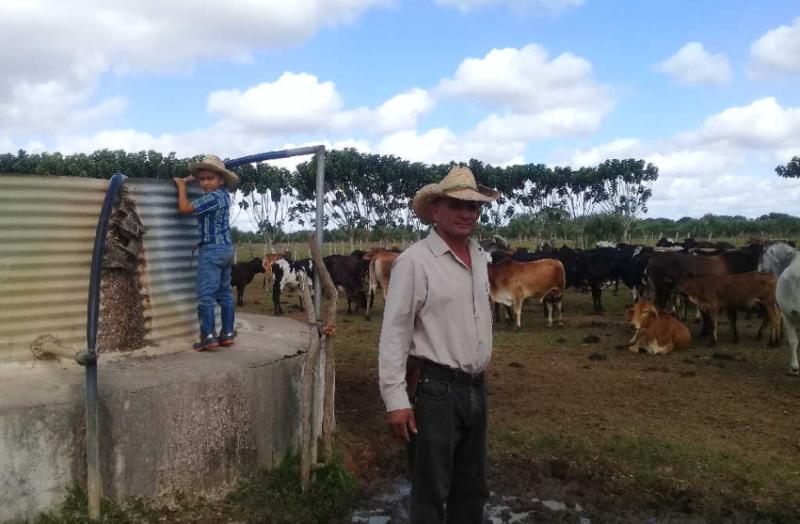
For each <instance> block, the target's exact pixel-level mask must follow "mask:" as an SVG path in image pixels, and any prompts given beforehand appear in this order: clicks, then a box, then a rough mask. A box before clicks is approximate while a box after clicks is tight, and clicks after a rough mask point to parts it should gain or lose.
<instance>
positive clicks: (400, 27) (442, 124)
mask: <svg viewBox="0 0 800 524" xmlns="http://www.w3.org/2000/svg"><path fill="white" fill-rule="evenodd" d="M0 20H3V21H4V23H3V31H2V32H0V68H1V69H2V71H3V74H2V75H0V152H15V151H16V150H17V149H20V148H22V149H25V150H27V151H29V152H44V151H48V152H54V151H60V152H62V153H65V154H67V153H76V152H86V153H88V152H92V151H94V150H97V149H102V148H112V149H125V150H128V151H139V150H143V149H155V150H157V151H160V152H165V153H166V152H170V151H174V152H176V153H177V154H178V156H182V157H183V156H191V155H197V154H203V153H215V154H218V155H219V156H221V157H223V158H233V157H237V156H241V155H246V154H254V153H259V152H263V151H269V150H273V149H284V148H286V147H294V146H300V145H311V144H325V145H326V146H327V147H332V148H341V147H356V148H357V149H359V150H360V151H363V152H371V153H381V154H394V155H397V156H400V157H403V158H406V159H408V160H413V161H423V162H449V161H467V160H469V159H470V158H477V159H479V160H482V161H484V162H487V163H490V164H493V165H510V164H515V163H527V162H534V163H546V164H548V165H570V166H573V167H580V166H592V165H597V164H599V163H600V162H602V161H604V160H605V159H607V158H632V157H633V158H644V159H645V160H647V161H650V162H653V163H654V164H655V165H657V166H658V167H659V170H660V176H659V179H658V181H657V182H656V185H655V187H654V194H653V197H652V199H651V201H650V205H649V208H650V209H649V213H648V216H650V217H658V216H662V217H670V218H680V217H683V216H694V217H699V216H702V215H704V214H706V213H717V214H732V215H745V216H749V217H756V216H759V215H762V214H765V213H769V212H782V213H790V214H794V215H800V180H785V179H781V178H779V177H777V175H775V172H774V168H775V166H777V165H779V164H785V163H786V162H788V161H789V160H790V159H791V158H792V157H793V156H795V155H800V5H798V4H797V2H796V1H794V2H789V1H778V0H774V1H770V0H765V1H762V2H752V1H744V0H725V1H714V0H704V1H703V2H690V1H678V0H675V1H671V2H651V1H648V2H642V1H633V0H617V1H606V0H602V1H601V0H231V1H230V2H218V1H214V2H211V1H206V0H137V1H136V2H130V1H121V0H71V1H70V2H64V1H62V0H0ZM245 228H246V227H245Z"/></svg>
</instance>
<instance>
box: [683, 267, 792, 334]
mask: <svg viewBox="0 0 800 524" xmlns="http://www.w3.org/2000/svg"><path fill="white" fill-rule="evenodd" d="M776 280H777V279H776V277H775V275H773V274H771V273H759V272H749V273H738V274H733V275H706V276H703V277H701V278H690V279H688V280H685V281H684V282H682V283H681V284H680V285H678V292H680V293H682V294H684V295H686V297H687V298H688V300H689V301H690V302H691V303H692V304H695V305H696V306H697V307H698V309H699V310H700V311H701V312H702V313H703V314H704V315H707V317H708V319H709V322H710V328H711V336H712V340H711V343H710V345H714V344H715V343H716V342H717V318H718V316H719V312H720V310H722V309H725V310H727V312H728V317H729V319H730V323H731V332H732V334H733V341H734V342H738V341H739V335H738V333H737V332H736V310H737V309H739V308H748V307H750V306H751V305H752V304H753V303H758V304H760V305H761V306H762V307H763V308H764V310H765V312H766V315H765V316H764V320H763V322H762V323H761V327H759V329H758V334H757V335H756V339H759V338H761V334H762V332H763V330H764V328H765V327H766V326H767V325H769V327H770V335H769V344H770V345H774V344H776V343H777V342H778V335H779V330H780V311H779V310H778V305H777V302H776V300H775V284H776Z"/></svg>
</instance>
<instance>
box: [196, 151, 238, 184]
mask: <svg viewBox="0 0 800 524" xmlns="http://www.w3.org/2000/svg"><path fill="white" fill-rule="evenodd" d="M198 171H213V172H214V173H217V174H218V175H221V176H222V178H224V179H225V186H226V187H227V188H228V189H230V190H234V189H236V185H237V184H238V183H239V177H238V176H236V173H233V172H232V171H228V170H227V169H225V163H224V162H223V161H222V159H221V158H220V157H218V156H217V155H205V156H204V157H203V159H202V160H201V161H200V162H189V172H190V173H191V174H193V175H194V174H195V173H197V172H198Z"/></svg>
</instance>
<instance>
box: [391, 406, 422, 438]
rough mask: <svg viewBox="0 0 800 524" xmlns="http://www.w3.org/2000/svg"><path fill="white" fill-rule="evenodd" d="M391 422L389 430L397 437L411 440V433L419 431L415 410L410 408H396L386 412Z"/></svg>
mask: <svg viewBox="0 0 800 524" xmlns="http://www.w3.org/2000/svg"><path fill="white" fill-rule="evenodd" d="M386 418H387V421H388V422H389V430H390V431H391V432H392V435H394V436H395V437H397V438H399V439H402V440H404V441H405V442H409V441H411V433H414V434H415V435H416V433H417V421H416V420H415V419H414V412H413V411H411V410H410V409H408V408H406V409H396V410H394V411H390V412H389V413H387V414H386Z"/></svg>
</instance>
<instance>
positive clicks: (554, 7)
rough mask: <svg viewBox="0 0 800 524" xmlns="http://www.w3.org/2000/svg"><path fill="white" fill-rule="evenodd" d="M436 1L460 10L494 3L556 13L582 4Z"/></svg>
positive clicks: (576, 0) (561, 0) (565, 0)
mask: <svg viewBox="0 0 800 524" xmlns="http://www.w3.org/2000/svg"><path fill="white" fill-rule="evenodd" d="M436 3H437V4H439V5H443V6H447V7H455V8H457V9H458V10H459V11H462V12H469V11H474V10H477V9H481V8H485V7H489V6H494V5H507V6H508V7H510V8H511V9H512V10H514V11H522V12H538V11H544V12H546V13H556V12H559V11H563V10H565V9H568V8H570V7H577V6H580V5H583V0H436Z"/></svg>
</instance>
